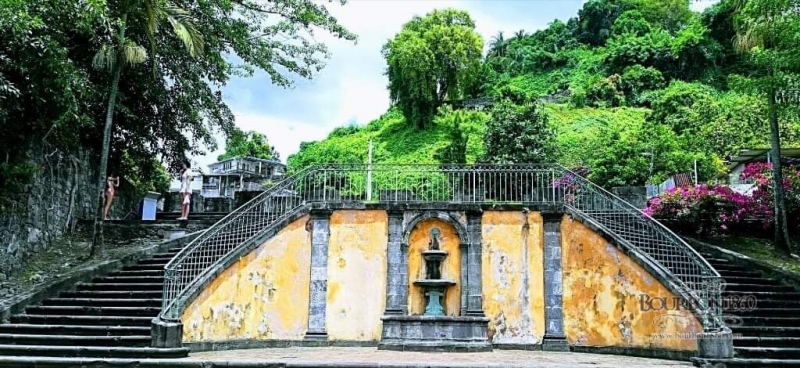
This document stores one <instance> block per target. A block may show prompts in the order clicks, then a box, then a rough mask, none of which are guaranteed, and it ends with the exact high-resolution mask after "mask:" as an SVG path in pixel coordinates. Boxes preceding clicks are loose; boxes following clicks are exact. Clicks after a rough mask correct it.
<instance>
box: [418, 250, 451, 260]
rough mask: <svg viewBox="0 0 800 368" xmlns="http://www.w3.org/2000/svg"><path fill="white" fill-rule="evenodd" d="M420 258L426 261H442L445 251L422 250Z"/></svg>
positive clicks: (445, 256)
mask: <svg viewBox="0 0 800 368" xmlns="http://www.w3.org/2000/svg"><path fill="white" fill-rule="evenodd" d="M422 258H424V259H425V260H426V261H443V260H444V259H445V258H447V251H444V250H438V249H437V250H426V251H423V252H422Z"/></svg>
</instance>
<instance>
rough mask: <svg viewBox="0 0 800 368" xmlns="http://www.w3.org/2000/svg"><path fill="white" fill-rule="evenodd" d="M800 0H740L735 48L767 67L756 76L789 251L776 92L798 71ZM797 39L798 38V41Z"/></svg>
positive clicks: (781, 247)
mask: <svg viewBox="0 0 800 368" xmlns="http://www.w3.org/2000/svg"><path fill="white" fill-rule="evenodd" d="M798 9H800V0H737V1H736V10H737V17H736V39H735V43H734V45H735V47H736V49H737V50H738V51H740V52H743V53H750V54H752V56H753V59H754V61H755V62H756V64H760V66H762V67H764V69H765V70H759V72H762V73H761V75H759V76H757V78H756V79H755V82H756V87H757V89H758V90H760V91H761V92H766V94H767V99H768V103H769V125H770V140H771V146H772V147H771V148H772V152H771V153H770V156H771V158H772V162H773V164H772V165H773V166H772V178H773V187H774V201H775V249H776V250H778V251H780V252H781V253H784V254H789V253H790V251H791V246H790V244H789V230H788V224H787V218H786V200H785V193H784V191H783V172H782V167H781V166H782V165H781V141H780V126H779V124H778V106H777V103H776V95H777V94H778V92H779V89H780V88H781V86H782V85H783V84H784V83H783V82H785V78H784V77H785V75H783V74H784V73H785V72H786V71H788V72H790V73H791V72H796V71H797V70H798V68H800V63H798V61H797V59H796V58H795V57H794V55H793V53H794V52H795V51H794V50H796V49H797V47H798V45H797V44H796V42H795V43H794V44H792V42H793V41H792V40H793V38H794V37H793V36H794V35H795V34H796V32H797V28H798V26H797V25H798V22H800V11H798ZM795 41H796V40H795Z"/></svg>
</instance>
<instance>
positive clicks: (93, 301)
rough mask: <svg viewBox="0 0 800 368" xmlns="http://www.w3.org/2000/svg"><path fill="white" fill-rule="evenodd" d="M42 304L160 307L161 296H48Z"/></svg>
mask: <svg viewBox="0 0 800 368" xmlns="http://www.w3.org/2000/svg"><path fill="white" fill-rule="evenodd" d="M42 305H43V306H65V307H66V306H75V307H84V306H85V307H160V306H161V298H150V299H116V298H114V299H104V298H50V299H45V300H43V301H42Z"/></svg>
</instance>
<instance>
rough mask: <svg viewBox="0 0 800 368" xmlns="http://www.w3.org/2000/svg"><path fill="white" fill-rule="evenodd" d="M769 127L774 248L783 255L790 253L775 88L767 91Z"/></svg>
mask: <svg viewBox="0 0 800 368" xmlns="http://www.w3.org/2000/svg"><path fill="white" fill-rule="evenodd" d="M769 128H770V138H771V140H772V152H771V153H770V156H771V158H772V180H773V182H772V185H773V186H774V189H773V193H774V201H775V249H776V250H777V251H778V252H780V253H782V254H785V255H788V254H789V253H790V245H789V227H788V224H787V220H786V200H785V195H784V193H783V172H782V170H783V167H782V165H781V139H780V127H779V126H778V109H777V106H776V103H775V89H774V88H773V89H771V90H770V92H769Z"/></svg>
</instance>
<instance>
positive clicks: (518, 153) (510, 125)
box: [482, 99, 555, 164]
mask: <svg viewBox="0 0 800 368" xmlns="http://www.w3.org/2000/svg"><path fill="white" fill-rule="evenodd" d="M491 115H492V117H491V119H489V121H488V122H487V123H486V133H485V134H484V137H483V145H484V147H485V152H486V154H485V157H484V158H483V160H482V161H484V162H488V163H512V164H513V163H545V162H552V161H554V160H555V136H554V132H553V130H552V129H551V127H550V126H549V123H548V115H547V112H545V111H544V110H543V108H542V106H541V105H540V104H538V103H530V102H528V103H524V104H523V105H522V106H520V105H516V104H514V103H513V102H512V101H511V100H510V99H504V100H502V101H500V102H499V103H497V104H496V105H495V106H494V107H493V108H492V112H491Z"/></svg>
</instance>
